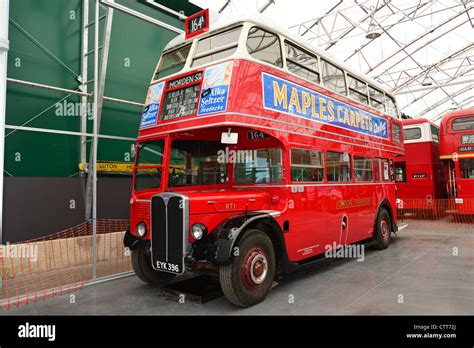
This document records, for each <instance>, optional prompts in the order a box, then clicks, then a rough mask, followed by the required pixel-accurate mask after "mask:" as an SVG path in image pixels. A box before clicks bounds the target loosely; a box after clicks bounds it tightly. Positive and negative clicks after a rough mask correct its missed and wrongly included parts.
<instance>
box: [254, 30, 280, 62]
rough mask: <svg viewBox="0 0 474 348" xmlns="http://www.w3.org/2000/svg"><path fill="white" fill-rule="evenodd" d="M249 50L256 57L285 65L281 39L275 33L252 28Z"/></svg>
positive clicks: (263, 60)
mask: <svg viewBox="0 0 474 348" xmlns="http://www.w3.org/2000/svg"><path fill="white" fill-rule="evenodd" d="M247 50H248V52H249V54H250V55H251V56H252V57H253V58H255V59H258V60H261V61H262V62H266V63H270V64H273V65H276V66H278V67H280V68H281V67H282V66H283V62H282V58H281V46H280V39H279V37H278V36H276V35H275V34H272V33H269V32H268V31H265V30H262V29H260V28H257V27H253V28H251V29H250V30H249V36H248V37H247Z"/></svg>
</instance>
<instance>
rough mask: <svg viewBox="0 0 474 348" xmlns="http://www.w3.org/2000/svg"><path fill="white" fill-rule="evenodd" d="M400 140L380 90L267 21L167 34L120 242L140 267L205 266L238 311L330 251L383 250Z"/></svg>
mask: <svg viewBox="0 0 474 348" xmlns="http://www.w3.org/2000/svg"><path fill="white" fill-rule="evenodd" d="M201 18H205V17H204V16H203V17H201ZM199 20H200V19H199ZM198 23H199V22H198ZM193 27H196V28H198V29H199V28H200V27H199V26H198V25H193ZM199 30H201V29H199ZM401 137H402V129H401V121H400V119H399V113H398V110H397V107H396V102H395V98H394V97H393V95H391V94H390V92H388V91H386V90H385V89H384V87H383V86H381V85H379V84H377V83H376V82H375V81H373V80H369V79H367V78H366V77H364V76H362V75H360V74H358V73H357V72H355V71H353V70H351V69H349V68H347V67H345V66H343V65H341V64H340V63H338V62H337V61H335V60H334V59H332V58H331V57H329V56H327V54H326V53H325V52H319V51H315V50H314V48H312V47H311V46H309V45H308V43H307V42H304V41H302V40H301V39H300V38H298V37H295V36H292V35H291V34H289V33H287V32H286V31H284V30H279V29H276V28H275V26H274V23H272V22H262V21H261V20H257V19H241V20H235V19H234V20H233V21H232V22H222V23H217V24H216V25H215V27H213V28H210V30H209V31H208V32H204V33H201V34H198V35H196V36H192V38H186V37H184V35H181V36H179V37H177V38H175V39H173V41H172V42H170V43H169V44H168V46H167V47H166V48H165V50H164V51H163V54H162V57H161V59H160V61H159V63H158V66H157V69H156V71H155V74H154V75H153V78H152V81H151V84H150V89H149V92H148V96H147V99H146V103H145V108H144V112H143V116H142V122H141V125H140V130H139V133H138V141H137V147H136V149H137V151H136V156H135V157H136V158H135V166H134V176H133V189H132V197H131V200H130V204H131V215H130V230H129V231H127V233H126V234H125V238H124V244H125V246H127V247H129V248H130V249H131V250H132V264H133V268H134V270H135V272H136V274H137V275H138V277H139V278H141V279H142V280H143V281H145V282H148V283H153V284H164V283H166V282H169V281H171V280H172V279H173V278H174V277H175V276H176V275H179V274H182V273H183V272H185V271H187V270H192V271H198V270H200V269H201V270H202V269H207V270H208V272H209V270H211V271H213V272H215V273H216V276H218V277H219V279H220V283H221V286H222V290H223V292H224V295H225V296H226V297H227V299H229V300H230V301H231V302H232V303H234V304H236V305H239V306H243V307H248V306H251V305H254V304H256V303H258V302H260V301H262V300H263V299H264V298H265V296H266V295H267V293H268V292H269V291H270V289H271V288H272V284H273V281H274V279H278V278H279V277H281V276H283V275H285V274H289V273H293V272H296V271H298V270H299V269H301V268H304V267H307V266H309V265H312V264H314V263H315V262H318V261H320V260H321V259H324V258H325V257H328V256H327V252H328V251H334V250H333V249H335V248H337V249H339V248H341V247H342V246H346V245H350V244H353V243H368V244H369V245H374V246H375V247H377V248H379V249H384V248H386V247H387V246H388V245H389V243H390V238H391V232H394V231H397V229H398V228H397V225H396V222H397V216H396V202H395V199H396V198H395V181H394V171H393V161H394V158H395V156H399V155H403V153H404V152H403V142H402V138H401Z"/></svg>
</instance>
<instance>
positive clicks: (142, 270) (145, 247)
mask: <svg viewBox="0 0 474 348" xmlns="http://www.w3.org/2000/svg"><path fill="white" fill-rule="evenodd" d="M132 266H133V270H134V271H135V273H136V275H137V276H138V278H140V279H141V280H143V281H144V282H145V283H148V284H153V285H164V284H166V283H169V282H170V281H172V280H173V279H174V278H175V277H176V275H174V274H172V273H166V272H160V271H157V270H154V269H153V267H152V266H151V253H150V243H149V242H145V243H140V245H139V246H138V247H137V248H136V249H133V250H132Z"/></svg>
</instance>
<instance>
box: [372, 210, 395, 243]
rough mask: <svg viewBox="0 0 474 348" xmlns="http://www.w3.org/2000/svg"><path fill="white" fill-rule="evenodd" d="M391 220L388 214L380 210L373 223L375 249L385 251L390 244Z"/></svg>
mask: <svg viewBox="0 0 474 348" xmlns="http://www.w3.org/2000/svg"><path fill="white" fill-rule="evenodd" d="M391 221H392V220H391V219H390V214H389V213H388V211H387V210H386V209H384V208H382V209H380V211H379V214H378V216H377V221H376V223H375V241H376V242H377V243H376V244H375V248H376V249H379V250H382V249H386V248H387V247H388V246H389V244H390V239H391V231H392V228H391V226H392V222H391Z"/></svg>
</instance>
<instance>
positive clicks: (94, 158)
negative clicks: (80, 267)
mask: <svg viewBox="0 0 474 348" xmlns="http://www.w3.org/2000/svg"><path fill="white" fill-rule="evenodd" d="M94 15H95V27H94V48H95V50H94V120H93V123H94V124H93V127H92V134H93V138H92V139H93V141H92V151H91V164H92V166H91V168H90V169H91V170H90V172H89V176H88V181H89V177H90V178H91V179H90V180H91V182H92V279H95V278H97V149H98V144H97V142H98V140H99V138H98V137H97V133H98V123H97V117H98V113H99V108H98V105H99V94H98V93H97V90H98V88H99V50H98V47H99V0H95V10H94ZM88 186H89V185H88ZM87 198H88V197H87V196H86V199H87Z"/></svg>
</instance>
